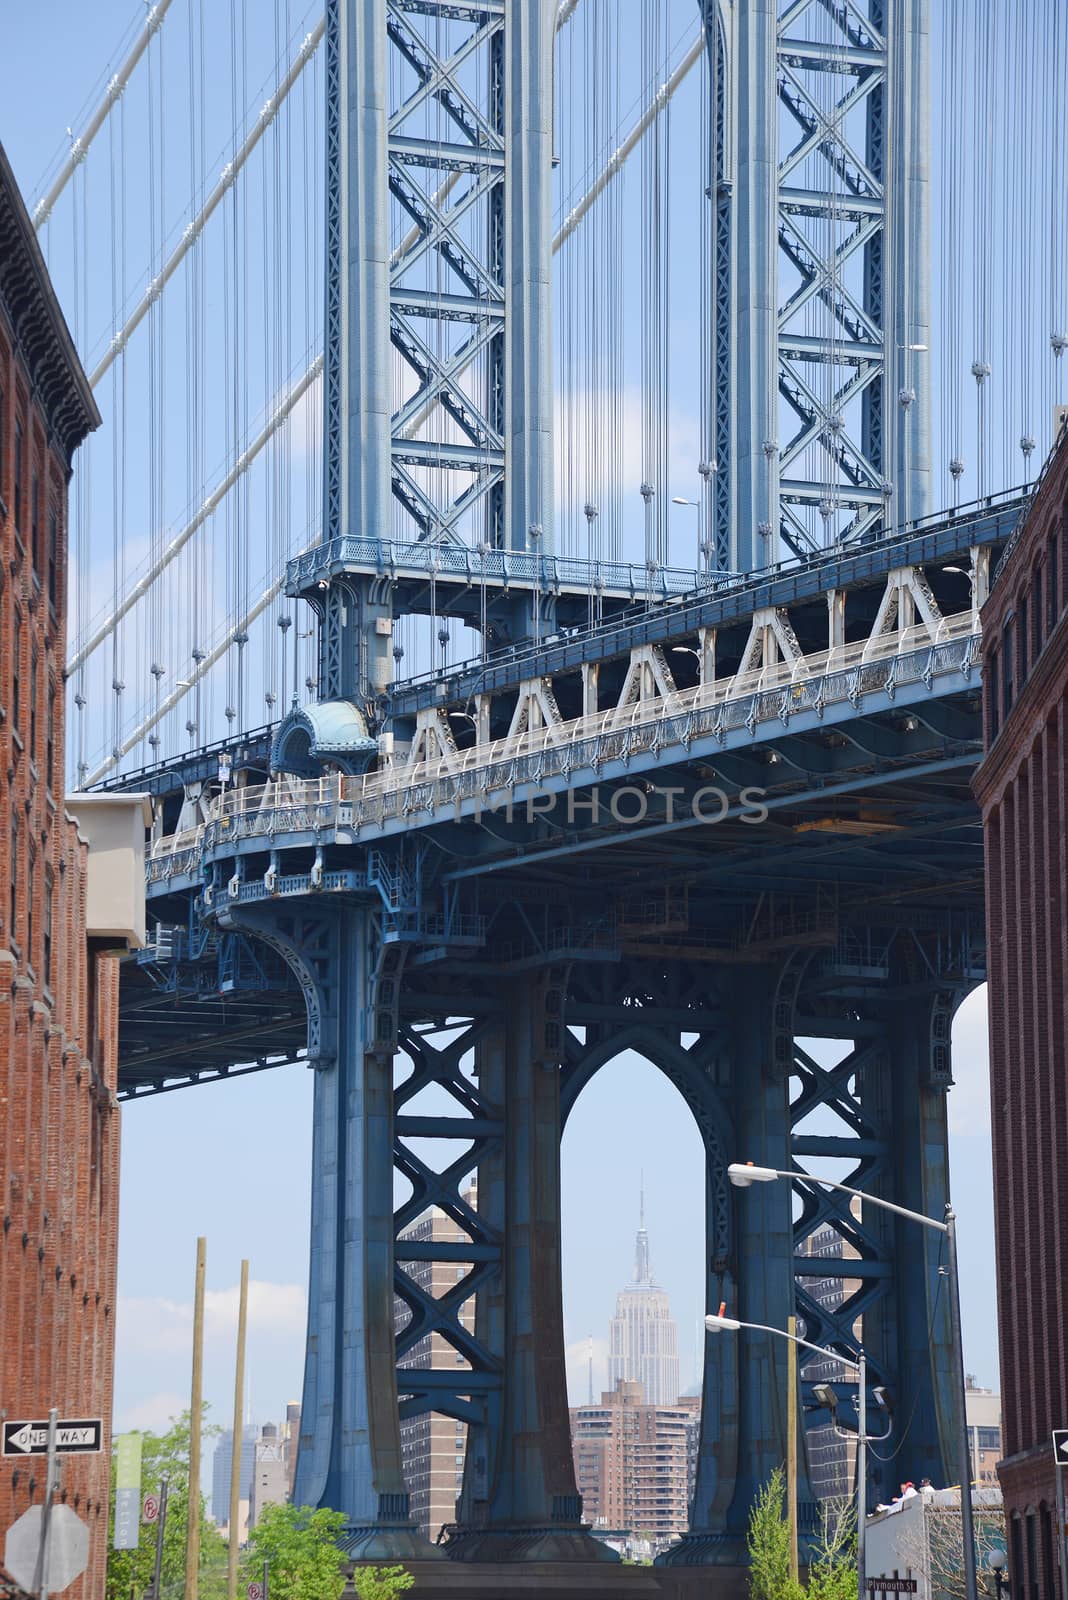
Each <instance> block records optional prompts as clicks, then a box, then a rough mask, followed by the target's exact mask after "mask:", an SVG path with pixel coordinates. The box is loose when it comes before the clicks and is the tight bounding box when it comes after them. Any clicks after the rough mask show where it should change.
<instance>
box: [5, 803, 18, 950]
mask: <svg viewBox="0 0 1068 1600" xmlns="http://www.w3.org/2000/svg"><path fill="white" fill-rule="evenodd" d="M10 885H11V891H10V893H11V898H10V901H9V904H8V928H7V934H8V942H9V943H10V944H14V943H15V936H16V933H17V931H18V909H19V819H18V815H17V813H16V812H14V811H13V812H12V813H11V878H10Z"/></svg>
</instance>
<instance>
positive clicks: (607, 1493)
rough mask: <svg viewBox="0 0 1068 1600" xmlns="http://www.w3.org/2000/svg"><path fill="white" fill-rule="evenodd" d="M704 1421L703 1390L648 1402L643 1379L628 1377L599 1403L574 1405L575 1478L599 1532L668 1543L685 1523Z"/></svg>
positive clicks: (585, 1513)
mask: <svg viewBox="0 0 1068 1600" xmlns="http://www.w3.org/2000/svg"><path fill="white" fill-rule="evenodd" d="M699 1427H700V1403H699V1402H698V1401H697V1399H696V1396H692V1397H689V1398H688V1399H687V1400H686V1401H680V1402H679V1403H678V1404H676V1405H673V1406H652V1405H647V1404H646V1402H645V1396H644V1395H643V1394H642V1386H641V1384H640V1383H628V1382H627V1381H626V1380H624V1379H622V1378H620V1379H617V1380H616V1383H615V1385H614V1387H613V1388H612V1389H611V1390H608V1391H606V1392H605V1393H603V1394H602V1395H601V1402H600V1404H599V1405H584V1406H574V1407H572V1410H571V1448H572V1452H573V1455H574V1460H575V1479H576V1482H577V1485H578V1491H579V1493H580V1494H581V1496H582V1514H583V1517H584V1518H585V1519H586V1520H587V1521H589V1522H590V1524H591V1525H592V1527H593V1530H594V1532H595V1533H597V1534H600V1535H603V1536H609V1535H613V1536H615V1537H616V1538H617V1539H620V1540H623V1539H627V1538H635V1539H636V1538H643V1539H648V1540H649V1541H650V1542H651V1543H652V1544H654V1545H655V1546H657V1547H663V1546H665V1545H668V1544H670V1543H671V1542H672V1541H673V1540H674V1539H677V1538H679V1536H680V1535H681V1534H683V1533H684V1532H685V1531H686V1528H687V1526H688V1519H689V1508H690V1496H691V1494H692V1487H693V1485H692V1469H691V1462H692V1460H693V1459H694V1458H695V1456H696V1447H695V1443H694V1441H695V1436H696V1432H697V1429H698V1428H699Z"/></svg>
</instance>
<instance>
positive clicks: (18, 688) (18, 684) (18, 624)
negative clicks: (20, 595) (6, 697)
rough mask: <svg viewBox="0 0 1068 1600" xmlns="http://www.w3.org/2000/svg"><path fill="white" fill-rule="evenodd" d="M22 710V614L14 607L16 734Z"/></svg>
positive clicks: (13, 720)
mask: <svg viewBox="0 0 1068 1600" xmlns="http://www.w3.org/2000/svg"><path fill="white" fill-rule="evenodd" d="M21 710H22V612H21V611H20V610H19V608H18V606H16V607H15V625H14V628H13V629H12V632H11V726H12V728H13V729H14V730H15V732H16V733H18V731H19V728H20V726H21Z"/></svg>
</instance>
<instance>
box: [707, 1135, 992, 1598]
mask: <svg viewBox="0 0 1068 1600" xmlns="http://www.w3.org/2000/svg"><path fill="white" fill-rule="evenodd" d="M727 1176H728V1177H729V1178H730V1180H731V1182H732V1183H733V1184H735V1185H736V1186H737V1187H738V1188H739V1189H748V1188H749V1187H750V1185H751V1184H754V1183H773V1182H774V1181H775V1180H776V1179H778V1178H786V1179H787V1181H789V1182H793V1180H794V1179H795V1178H802V1179H804V1181H805V1182H806V1183H819V1184H822V1185H823V1187H824V1188H825V1189H837V1190H838V1191H839V1192H840V1193H841V1194H848V1195H854V1196H855V1197H856V1198H857V1199H858V1200H861V1201H863V1203H864V1204H865V1205H872V1206H881V1207H882V1209H883V1210H884V1211H893V1212H894V1213H895V1214H896V1215H897V1216H899V1217H907V1218H908V1219H909V1221H910V1222H918V1223H920V1225H921V1226H922V1227H924V1228H934V1229H935V1231H936V1232H937V1233H944V1234H945V1236H946V1258H947V1267H948V1271H949V1323H950V1335H951V1338H952V1342H953V1354H954V1356H955V1358H956V1366H957V1372H956V1379H957V1391H958V1394H959V1397H960V1435H959V1438H958V1441H957V1442H958V1445H959V1448H960V1520H961V1532H962V1534H963V1536H964V1593H965V1595H966V1597H967V1600H979V1589H978V1579H977V1576H976V1571H975V1527H974V1523H973V1521H972V1453H971V1447H970V1441H969V1439H968V1419H967V1415H966V1412H965V1383H966V1380H965V1375H964V1340H963V1336H962V1333H961V1323H960V1276H959V1273H958V1270H957V1216H956V1212H955V1211H954V1210H953V1207H952V1206H951V1205H947V1206H946V1220H945V1221H944V1222H937V1221H936V1220H935V1218H934V1217H925V1216H924V1214H923V1212H922V1211H910V1210H909V1209H908V1208H907V1206H896V1205H894V1204H893V1203H892V1202H891V1201H889V1200H880V1199H879V1198H878V1196H877V1195H873V1194H865V1193H864V1191H863V1190H862V1189H851V1188H850V1187H849V1185H848V1184H846V1183H834V1182H832V1181H831V1179H830V1178H817V1177H815V1176H813V1174H812V1173H810V1172H780V1171H779V1170H778V1168H776V1167H755V1166H753V1164H752V1162H741V1161H733V1162H732V1163H731V1165H730V1166H729V1167H728V1168H727Z"/></svg>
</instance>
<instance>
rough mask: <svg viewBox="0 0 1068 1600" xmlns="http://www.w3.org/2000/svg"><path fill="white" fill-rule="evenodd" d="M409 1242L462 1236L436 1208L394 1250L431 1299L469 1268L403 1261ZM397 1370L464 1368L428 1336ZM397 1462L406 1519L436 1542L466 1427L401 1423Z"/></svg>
mask: <svg viewBox="0 0 1068 1600" xmlns="http://www.w3.org/2000/svg"><path fill="white" fill-rule="evenodd" d="M463 1198H464V1200H465V1201H466V1202H467V1204H468V1205H470V1206H471V1207H472V1208H474V1207H475V1204H476V1189H475V1185H474V1184H472V1185H471V1186H470V1188H468V1189H466V1190H465V1191H464V1194H463ZM405 1239H411V1240H413V1241H415V1240H418V1241H419V1242H420V1243H428V1242H430V1241H434V1242H436V1243H448V1244H465V1243H467V1239H468V1236H467V1234H466V1233H464V1231H463V1229H462V1228H460V1227H458V1226H457V1224H456V1223H455V1222H453V1221H452V1220H451V1218H449V1217H447V1216H446V1215H445V1213H444V1212H443V1211H439V1210H438V1208H437V1206H433V1207H431V1209H430V1210H429V1211H425V1212H424V1213H423V1215H422V1216H420V1217H417V1218H416V1220H415V1221H414V1222H413V1223H412V1224H411V1226H410V1227H408V1228H405V1229H404V1231H403V1232H402V1233H401V1235H400V1238H399V1240H398V1245H397V1263H398V1265H399V1266H401V1267H402V1268H403V1270H404V1271H405V1272H406V1273H407V1275H408V1276H409V1277H410V1278H411V1280H412V1282H413V1283H414V1284H415V1285H416V1287H417V1288H418V1289H420V1290H421V1291H422V1292H423V1293H424V1294H428V1295H432V1296H433V1297H434V1298H435V1299H438V1298H440V1297H441V1296H442V1295H444V1294H447V1293H448V1291H449V1290H450V1289H451V1288H453V1287H454V1286H455V1284H456V1283H457V1282H458V1281H459V1280H460V1279H461V1278H463V1277H465V1276H466V1274H467V1273H468V1272H469V1271H470V1267H469V1266H466V1265H463V1264H457V1263H454V1262H443V1261H405V1259H404V1246H403V1241H404V1240H405ZM459 1319H460V1323H461V1325H462V1326H463V1327H464V1328H466V1329H468V1330H469V1331H473V1329H474V1325H475V1302H474V1298H473V1297H472V1298H471V1299H470V1300H468V1301H467V1303H466V1304H465V1305H463V1306H461V1308H460V1313H459ZM407 1322H408V1308H407V1307H406V1306H405V1304H404V1302H403V1301H402V1300H401V1299H399V1298H397V1297H394V1302H393V1325H394V1330H395V1332H396V1333H398V1334H399V1333H400V1332H401V1331H402V1329H403V1328H404V1327H405V1326H406V1324H407ZM398 1365H399V1366H400V1367H430V1368H436V1367H451V1368H453V1369H455V1368H456V1367H457V1366H466V1365H467V1363H466V1362H465V1360H464V1358H463V1357H462V1356H459V1355H458V1354H457V1352H456V1351H455V1349H454V1348H453V1346H452V1345H451V1344H450V1343H449V1342H448V1340H447V1339H445V1338H444V1337H443V1336H442V1335H441V1334H440V1333H431V1334H428V1335H426V1336H425V1337H424V1338H422V1339H420V1340H419V1342H418V1343H417V1344H416V1345H414V1346H413V1347H412V1349H411V1350H409V1351H408V1352H407V1354H406V1355H404V1356H403V1357H402V1358H401V1360H400V1361H399V1362H398ZM400 1434H401V1456H402V1460H403V1466H404V1481H405V1483H406V1484H407V1487H408V1494H409V1496H410V1497H411V1499H410V1507H411V1516H412V1519H413V1521H415V1522H416V1523H417V1524H418V1526H419V1528H420V1531H421V1532H422V1533H423V1534H424V1535H425V1537H426V1538H428V1539H430V1540H432V1541H433V1540H436V1539H437V1536H438V1534H439V1532H440V1530H441V1528H442V1527H443V1526H444V1525H446V1524H448V1523H453V1522H455V1521H456V1501H457V1499H458V1497H459V1494H460V1489H461V1487H462V1485H463V1475H464V1453H465V1451H466V1449H467V1424H466V1423H465V1422H457V1421H455V1420H454V1418H452V1417H445V1416H442V1415H441V1414H440V1413H439V1412H436V1411H430V1412H423V1414H422V1415H421V1416H418V1417H411V1418H409V1419H407V1420H402V1421H401V1425H400Z"/></svg>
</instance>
